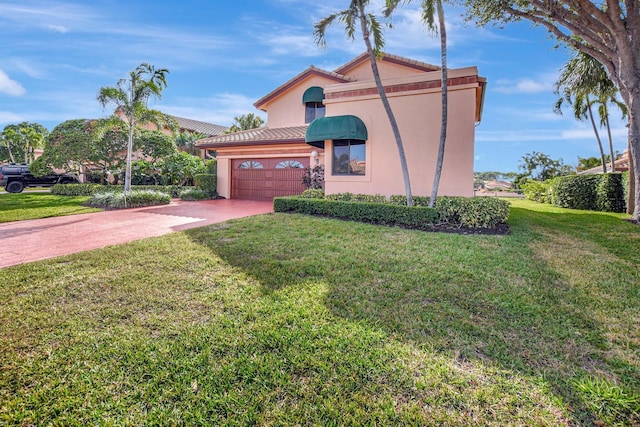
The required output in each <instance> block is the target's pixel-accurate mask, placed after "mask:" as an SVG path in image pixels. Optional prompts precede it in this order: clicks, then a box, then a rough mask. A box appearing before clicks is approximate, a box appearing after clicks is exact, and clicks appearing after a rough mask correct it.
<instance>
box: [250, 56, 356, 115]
mask: <svg viewBox="0 0 640 427" xmlns="http://www.w3.org/2000/svg"><path fill="white" fill-rule="evenodd" d="M312 75H316V76H320V77H326V78H328V79H330V80H333V81H335V82H336V83H348V82H352V81H354V79H351V78H349V77H346V76H343V75H342V74H339V73H335V72H332V71H327V70H323V69H321V68H318V67H315V66H313V65H310V66H309V68H307V69H306V70H304V71H303V72H301V73H300V74H298V75H296V76H294V77H293V78H291V79H290V80H288V81H287V82H285V83H283V84H281V85H280V86H278V87H277V88H275V89H274V90H272V91H271V92H269V93H268V94H267V95H265V96H263V97H262V98H260V99H259V100H257V101H256V102H255V103H254V104H253V106H254V107H256V108H257V109H260V107H262V106H263V105H264V104H266V103H267V102H269V101H271V100H272V99H273V98H275V97H276V96H278V95H280V94H281V93H282V92H284V91H286V90H287V89H289V88H291V87H293V86H294V85H295V84H296V83H298V82H300V81H302V80H304V79H305V78H307V77H309V76H312Z"/></svg>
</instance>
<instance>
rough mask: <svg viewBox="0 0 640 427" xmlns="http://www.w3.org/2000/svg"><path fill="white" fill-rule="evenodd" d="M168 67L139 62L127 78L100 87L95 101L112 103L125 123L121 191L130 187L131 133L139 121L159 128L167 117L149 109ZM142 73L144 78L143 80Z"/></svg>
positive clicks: (158, 96) (163, 83)
mask: <svg viewBox="0 0 640 427" xmlns="http://www.w3.org/2000/svg"><path fill="white" fill-rule="evenodd" d="M168 73H169V70H167V69H165V68H162V69H159V70H156V69H155V67H154V66H153V65H149V64H147V63H142V64H140V65H138V67H136V69H135V70H133V71H131V72H129V76H128V77H127V78H123V79H120V80H118V82H117V84H116V86H115V87H111V86H106V87H102V88H100V91H99V93H98V101H99V102H100V104H101V105H102V106H103V107H106V106H107V105H108V104H112V105H114V106H115V107H116V110H115V113H116V115H119V116H120V118H121V119H122V120H124V122H125V123H126V125H127V130H128V133H129V138H128V141H127V158H126V166H125V178H124V191H125V193H126V192H129V191H130V190H131V152H132V151H133V133H134V129H135V127H136V125H138V124H139V123H154V124H156V125H157V126H158V128H159V129H160V128H162V126H164V124H165V123H167V122H170V119H169V118H168V117H167V116H166V115H164V114H163V113H161V112H160V111H157V110H150V109H149V108H148V106H147V105H148V102H149V99H150V98H152V97H153V98H158V99H160V98H161V97H162V89H164V88H165V87H167V80H166V75H167V74H168ZM145 77H147V79H146V80H145Z"/></svg>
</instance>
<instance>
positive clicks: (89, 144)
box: [32, 119, 127, 183]
mask: <svg viewBox="0 0 640 427" xmlns="http://www.w3.org/2000/svg"><path fill="white" fill-rule="evenodd" d="M126 147H127V129H126V126H125V124H124V122H123V121H122V120H111V119H100V120H85V119H75V120H67V121H66V122H63V123H60V124H59V125H58V126H56V127H55V128H53V130H52V131H51V133H50V134H49V136H48V138H47V140H46V142H45V146H44V152H43V154H42V156H41V157H40V158H39V159H38V160H37V161H36V162H34V166H33V167H32V169H34V171H39V172H40V173H42V172H45V173H46V171H50V170H51V169H59V170H63V171H65V172H67V173H75V174H77V175H82V174H84V173H91V174H92V175H93V176H94V178H95V179H97V180H99V181H100V182H103V183H105V182H106V181H107V177H108V176H109V175H111V173H112V172H114V171H117V170H120V169H122V167H123V166H124V164H123V163H124V162H123V159H122V153H123V152H124V150H126Z"/></svg>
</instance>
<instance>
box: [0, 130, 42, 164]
mask: <svg viewBox="0 0 640 427" xmlns="http://www.w3.org/2000/svg"><path fill="white" fill-rule="evenodd" d="M48 134H49V131H48V130H47V129H46V128H45V127H44V126H42V125H41V124H40V123H30V122H22V123H19V124H11V125H7V126H5V128H4V129H3V131H2V133H0V162H1V161H10V162H11V163H16V162H17V163H27V164H28V163H31V162H33V161H34V160H35V150H36V148H42V147H43V145H44V141H45V139H46V138H47V135H48Z"/></svg>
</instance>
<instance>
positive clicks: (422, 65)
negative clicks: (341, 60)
mask: <svg viewBox="0 0 640 427" xmlns="http://www.w3.org/2000/svg"><path fill="white" fill-rule="evenodd" d="M368 60H369V54H368V53H367V52H364V53H362V54H360V55H358V56H356V57H355V58H353V59H352V60H351V61H349V62H347V63H346V64H344V65H342V66H341V67H340V68H338V69H336V70H334V73H338V74H345V73H346V72H347V71H349V70H350V69H351V68H353V67H355V66H356V65H358V64H360V63H361V62H363V61H368ZM381 60H382V61H388V62H393V63H395V64H400V65H404V66H407V67H411V68H416V69H418V70H420V71H427V72H428V71H438V70H439V69H440V67H438V66H437V65H433V64H428V63H426V62H421V61H416V60H414V59H409V58H405V57H404V56H399V55H393V54H391V53H383V56H382V59H381Z"/></svg>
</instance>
